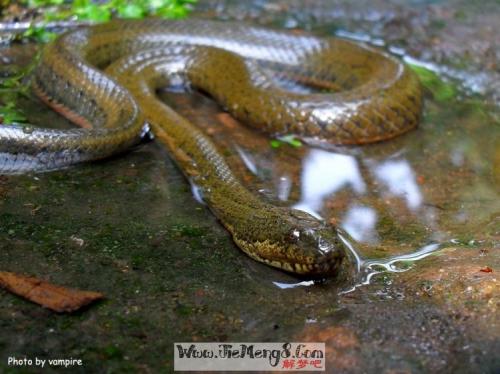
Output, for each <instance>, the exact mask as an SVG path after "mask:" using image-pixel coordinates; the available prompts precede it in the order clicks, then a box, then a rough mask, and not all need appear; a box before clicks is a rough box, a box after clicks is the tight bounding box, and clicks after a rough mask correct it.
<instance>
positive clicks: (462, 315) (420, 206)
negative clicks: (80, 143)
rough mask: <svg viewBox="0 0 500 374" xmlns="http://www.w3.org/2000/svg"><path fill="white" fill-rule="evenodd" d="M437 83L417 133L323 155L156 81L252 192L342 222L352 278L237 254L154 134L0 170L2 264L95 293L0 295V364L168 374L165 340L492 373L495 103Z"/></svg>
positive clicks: (400, 367)
mask: <svg viewBox="0 0 500 374" xmlns="http://www.w3.org/2000/svg"><path fill="white" fill-rule="evenodd" d="M323 32H324V33H331V31H328V30H324V31H323ZM387 48H389V46H387ZM19 53H21V55H22V52H19ZM30 53H31V52H30ZM434 83H435V82H434ZM445 84H446V85H449V86H446V87H448V88H447V90H448V91H447V92H449V91H450V90H451V91H452V92H453V94H447V95H440V92H441V91H442V87H443V86H442V83H439V84H438V86H437V87H438V88H436V84H434V85H433V84H430V85H428V88H427V89H426V101H425V102H426V104H425V111H424V118H423V121H422V123H421V126H420V127H419V128H418V129H417V130H415V131H413V132H411V133H409V134H406V135H404V136H402V137H399V138H397V139H394V140H392V141H390V142H385V143H380V144H375V145H370V146H363V147H336V148H332V149H328V150H325V149H317V148H312V147H308V146H306V145H302V146H300V147H294V146H292V145H289V144H287V143H285V142H282V143H274V146H272V144H271V142H270V140H269V138H267V137H265V136H263V135H262V134H259V133H257V132H255V131H252V130H249V129H247V128H246V127H244V126H243V125H242V124H240V123H238V122H236V121H235V120H234V119H232V118H231V117H230V116H229V115H228V114H227V113H225V112H224V111H223V110H222V109H221V108H220V107H219V106H218V105H217V104H216V103H214V102H213V101H212V100H211V99H210V98H208V97H206V96H204V95H202V94H200V93H190V94H184V93H179V92H177V91H176V90H172V89H170V90H169V89H166V90H165V91H163V92H161V93H159V94H160V97H161V98H162V99H163V100H164V102H165V103H167V104H169V105H172V106H174V107H176V108H177V110H179V111H180V112H181V113H183V114H184V115H185V116H186V117H187V118H189V119H190V120H192V121H193V122H195V123H197V124H198V125H199V126H200V127H202V128H204V130H205V131H206V133H207V134H209V136H210V137H212V139H213V140H214V141H215V142H216V143H217V145H218V147H219V149H220V150H221V152H222V153H223V154H224V155H225V156H226V159H227V160H228V162H229V163H230V165H231V167H232V168H233V169H234V170H235V172H236V173H237V175H238V176H239V177H240V179H241V180H242V181H243V182H244V183H245V185H246V186H247V187H248V188H249V189H251V190H252V191H253V192H254V193H255V194H258V195H260V196H262V198H263V199H267V200H269V201H273V202H275V203H276V204H284V205H289V206H295V207H297V208H300V209H303V210H306V211H308V212H310V213H312V214H315V215H317V216H320V217H322V218H323V219H325V220H327V221H328V222H330V223H331V224H332V225H337V226H340V227H342V228H343V229H344V230H345V231H346V232H348V233H349V234H350V238H349V239H346V240H348V241H349V244H350V246H351V248H352V253H351V256H352V257H353V258H354V259H355V261H356V266H358V267H359V272H358V275H357V277H356V278H355V279H353V280H352V281H350V282H347V283H342V284H336V283H334V282H331V281H327V282H325V283H322V284H313V283H311V282H307V281H302V280H299V279H296V278H295V277H293V276H291V275H288V274H285V273H282V272H280V271H277V270H274V269H271V268H269V267H266V266H264V265H261V264H258V263H255V262H254V261H252V260H250V259H248V258H247V257H245V256H244V255H243V254H242V253H241V252H240V251H239V250H238V249H237V248H236V247H235V246H234V244H233V243H232V241H231V239H230V238H229V236H228V235H227V233H226V232H225V231H224V229H222V228H221V226H220V225H219V224H218V223H217V222H216V220H215V219H214V218H213V217H212V216H211V214H210V213H209V212H208V210H207V209H206V207H204V206H203V205H202V204H200V203H198V202H197V201H196V200H195V199H194V197H193V195H192V190H191V187H190V186H189V185H188V184H187V183H186V181H185V180H184V178H183V177H182V175H181V174H180V172H179V171H178V170H177V169H176V167H175V165H173V164H172V162H171V161H170V159H169V158H168V155H167V154H166V153H165V151H164V150H163V149H162V148H161V146H160V145H159V144H156V143H155V142H149V143H145V144H142V145H140V146H138V147H136V148H135V149H133V150H131V151H130V152H127V153H126V154H123V155H119V156H117V157H115V158H113V159H111V160H105V161H102V162H99V163H93V164H87V165H81V166H77V167H73V168H70V169H67V170H63V171H58V172H52V173H44V174H32V175H25V176H16V177H12V176H9V177H7V176H4V177H2V178H1V179H0V197H1V200H0V222H1V225H0V250H1V253H2V255H1V256H0V270H6V271H15V272H20V273H26V274H30V275H35V276H38V277H41V278H44V279H47V280H50V281H53V282H55V283H59V284H63V285H67V286H71V287H79V288H85V289H92V290H97V291H101V292H103V293H105V294H106V297H107V299H106V301H104V302H102V303H100V304H97V305H95V306H93V307H91V308H89V309H88V310H85V311H83V312H81V313H78V314H77V315H76V316H75V315H73V316H65V315H54V314H52V313H50V312H48V311H46V310H44V309H41V308H39V307H37V306H34V305H32V304H30V303H28V302H25V301H23V300H20V299H18V298H16V297H14V296H12V295H10V294H7V293H6V292H4V291H0V292H1V293H0V296H1V297H0V316H1V318H0V320H1V321H2V322H1V323H0V332H1V334H0V356H1V360H2V361H1V362H0V368H2V369H9V368H8V366H7V359H6V358H7V357H9V356H17V357H24V356H28V357H32V358H34V357H35V356H38V357H44V358H65V357H78V358H82V359H83V361H84V366H83V367H82V368H79V369H80V371H82V372H89V371H101V372H103V371H105V370H108V369H109V370H114V371H120V372H122V371H124V370H128V371H138V370H139V371H144V372H148V371H152V372H157V371H164V372H169V371H171V369H172V365H173V362H172V350H171V347H172V343H173V342H175V341H284V340H290V341H301V340H303V341H325V342H326V344H327V359H328V363H327V365H328V367H329V368H336V369H337V371H338V372H352V373H357V372H375V371H382V372H388V373H389V372H415V373H419V372H421V373H426V372H436V371H440V372H464V373H465V372H495V370H497V369H498V368H499V367H500V366H499V362H498V357H497V355H496V352H498V349H499V348H500V347H499V336H500V332H499V328H500V327H499V318H498V303H499V289H498V281H497V278H498V276H497V273H498V269H500V256H499V255H498V251H499V250H500V231H499V230H500V205H499V204H500V199H499V194H500V188H499V186H500V151H499V150H500V130H499V123H498V118H499V112H498V108H497V107H494V106H492V105H491V104H488V103H487V101H488V100H484V98H483V97H482V96H478V95H470V94H468V93H466V92H465V91H464V90H462V89H461V88H460V87H461V82H460V81H456V82H445ZM439 87H441V91H440V88H439ZM450 87H452V88H450ZM21 105H22V106H23V107H24V109H25V111H26V113H27V114H28V117H29V119H30V120H31V121H32V122H36V123H49V124H50V125H51V126H56V127H64V126H69V124H68V123H66V122H65V121H64V120H62V119H61V118H59V117H58V116H57V115H54V114H53V113H51V112H49V111H47V110H46V109H45V108H44V107H43V106H42V105H41V104H40V103H39V102H38V101H37V100H36V99H34V98H28V99H25V100H22V102H21ZM277 144H279V146H277V147H276V145H277ZM77 369H78V368H77ZM28 370H29V369H28Z"/></svg>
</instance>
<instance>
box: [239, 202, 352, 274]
mask: <svg viewBox="0 0 500 374" xmlns="http://www.w3.org/2000/svg"><path fill="white" fill-rule="evenodd" d="M250 226H252V227H253V228H254V229H253V230H252V235H251V236H248V237H247V238H245V237H241V236H239V235H238V234H237V233H236V232H234V231H233V238H234V240H235V242H236V243H237V244H238V246H239V247H240V248H241V249H242V250H243V251H244V252H245V253H247V254H248V255H249V256H250V257H252V258H253V259H255V260H257V261H260V262H264V263H266V264H268V265H271V266H274V267H276V268H279V269H282V270H285V271H288V272H291V273H295V274H298V275H300V276H303V277H307V278H311V279H317V278H330V277H335V276H337V275H338V273H340V272H341V270H343V264H344V262H345V261H344V259H345V257H346V253H347V249H346V247H345V244H344V243H343V242H342V240H341V239H340V237H339V231H338V230H337V229H336V228H335V227H332V226H329V225H327V224H325V223H324V222H323V221H321V220H319V219H317V218H315V217H313V216H312V215H310V214H308V213H306V212H302V211H299V210H296V209H290V208H276V207H273V209H272V213H271V214H270V215H267V216H266V219H265V220H262V221H261V222H259V220H253V221H252V225H250V224H248V225H246V226H245V227H247V228H248V227H250Z"/></svg>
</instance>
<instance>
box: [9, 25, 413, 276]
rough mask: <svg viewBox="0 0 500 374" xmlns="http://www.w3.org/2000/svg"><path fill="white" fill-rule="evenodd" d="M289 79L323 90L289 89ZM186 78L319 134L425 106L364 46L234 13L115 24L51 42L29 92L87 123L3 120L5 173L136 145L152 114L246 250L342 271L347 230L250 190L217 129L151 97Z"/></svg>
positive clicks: (247, 110)
mask: <svg viewBox="0 0 500 374" xmlns="http://www.w3.org/2000/svg"><path fill="white" fill-rule="evenodd" d="M277 77H278V79H277ZM281 78H285V79H291V80H296V81H298V82H306V85H308V86H312V87H313V88H315V89H316V91H315V93H298V92H289V91H287V90H285V89H284V88H283V87H280V82H279V80H280V79H281ZM179 80H180V81H182V82H183V83H184V84H186V85H190V86H192V87H195V88H197V89H201V90H203V91H206V92H208V93H209V94H210V95H211V96H213V97H214V98H215V99H216V100H217V101H218V102H219V103H220V104H221V105H222V106H223V107H224V108H226V109H227V110H228V111H229V112H230V113H231V114H232V115H233V116H235V117H236V118H238V119H240V120H242V121H244V122H245V123H247V124H250V125H252V126H255V127H258V128H259V129H261V130H263V131H266V132H268V133H271V134H274V135H280V134H281V135H283V134H290V133H292V134H296V135H298V136H299V137H301V138H302V139H304V140H306V141H310V142H313V143H314V142H324V141H326V142H331V143H335V144H360V143H368V142H374V141H380V140H384V139H388V138H391V137H394V136H396V135H399V134H401V133H403V132H405V131H408V130H409V129H412V128H414V127H415V126H416V125H417V123H418V119H419V115H420V109H421V108H420V107H421V94H420V88H419V84H418V80H417V78H416V77H415V75H414V74H413V73H412V72H411V71H409V69H408V68H407V67H406V66H405V65H404V64H402V63H401V62H399V61H398V60H396V59H394V58H393V57H391V56H389V55H387V54H384V53H382V52H379V51H376V50H374V49H372V48H369V47H366V46H361V45H357V44H354V43H351V42H348V41H344V40H340V39H336V38H324V39H323V38H317V37H314V36H303V35H291V34H289V33H284V32H279V31H271V30H266V29H262V28H258V27H251V26H245V25H241V24H234V23H218V22H209V21H201V20H190V21H164V20H158V19H149V20H143V21H114V22H110V23H108V24H102V25H97V26H93V27H89V28H86V29H79V30H75V31H71V32H68V33H66V34H64V35H62V36H61V37H59V38H58V39H57V40H56V41H54V42H53V43H51V44H49V45H48V46H46V48H45V49H44V51H43V54H42V56H41V59H40V62H39V64H38V65H37V68H36V69H35V72H34V75H33V78H32V85H33V89H34V91H35V93H36V94H37V95H38V96H39V97H40V98H41V99H42V100H43V101H45V102H46V103H47V104H48V105H50V106H51V107H52V108H53V109H55V110H57V111H59V112H60V113H62V114H63V115H65V116H66V117H67V118H69V119H70V120H72V121H73V122H75V123H76V124H78V125H80V128H75V129H71V130H54V129H47V128H39V127H28V128H26V127H23V126H17V125H2V126H0V172H3V173H20V172H26V171H31V170H51V169H57V168H61V167H65V166H67V165H71V164H74V163H77V162H82V161H89V160H96V159H101V158H104V157H107V156H109V155H112V154H114V153H117V152H120V151H122V150H124V149H126V148H128V147H129V146H131V145H132V144H134V143H136V142H138V141H139V140H140V138H141V136H143V135H144V132H145V131H146V127H145V123H147V124H149V126H151V128H152V131H153V133H154V134H155V136H156V137H157V138H158V139H159V140H160V141H162V142H163V143H164V144H165V145H166V147H167V148H168V150H169V152H170V154H171V155H172V157H173V158H174V159H175V161H176V162H177V164H178V165H179V166H180V168H181V169H182V171H183V173H184V174H185V175H186V176H187V178H188V179H189V180H190V181H191V182H192V183H194V184H195V185H196V186H197V187H198V188H199V190H200V191H201V193H202V196H203V199H204V201H205V202H206V203H207V205H208V206H209V207H210V209H211V210H212V211H213V212H214V214H215V215H216V216H217V217H218V218H219V220H220V221H221V222H222V224H223V225H224V226H225V227H226V228H227V229H228V230H229V231H230V232H231V234H232V236H233V238H234V240H235V242H236V243H237V244H238V246H239V247H240V248H241V249H242V250H243V251H244V252H246V253H247V254H248V255H249V256H251V257H252V258H254V259H256V260H259V261H262V262H265V263H267V264H269V265H272V266H275V267H278V268H281V269H284V270H286V271H290V272H295V273H298V274H304V275H306V276H310V277H318V276H319V277H324V276H329V275H335V274H336V273H337V272H338V271H339V269H340V268H341V264H342V263H343V262H344V261H343V260H344V258H345V248H344V244H343V242H342V240H341V238H340V237H339V232H338V231H337V230H336V229H335V228H333V227H329V226H327V225H326V224H325V223H324V222H322V221H321V220H318V219H316V218H315V217H313V216H311V215H309V214H307V213H305V212H301V211H298V210H294V209H291V208H284V207H276V206H273V205H271V204H268V203H266V202H264V201H262V200H260V199H258V198H257V197H255V196H254V195H253V194H251V193H250V192H249V191H247V190H246V189H245V188H244V187H243V186H242V185H241V184H240V183H239V181H237V180H236V178H235V177H234V175H233V173H232V172H231V170H230V169H229V168H228V166H227V165H226V162H225V161H224V159H223V158H222V156H221V155H220V154H219V153H218V152H217V149H216V147H215V146H214V145H213V144H212V142H211V141H210V139H208V138H207V136H206V135H204V134H203V133H202V132H201V131H200V130H198V129H197V128H196V127H194V126H193V125H192V124H191V123H190V122H188V121H187V120H186V119H184V118H183V117H182V116H180V115H179V114H177V113H176V112H174V111H173V110H172V109H170V108H169V107H167V106H166V105H164V104H162V103H161V102H159V101H158V99H156V96H155V90H156V89H158V88H160V87H164V86H166V85H168V84H172V83H178V82H179Z"/></svg>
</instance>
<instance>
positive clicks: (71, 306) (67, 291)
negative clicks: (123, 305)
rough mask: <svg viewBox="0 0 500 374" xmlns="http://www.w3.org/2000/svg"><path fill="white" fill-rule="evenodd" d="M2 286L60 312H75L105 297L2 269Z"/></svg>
mask: <svg viewBox="0 0 500 374" xmlns="http://www.w3.org/2000/svg"><path fill="white" fill-rule="evenodd" d="M0 287H3V288H5V289H6V290H7V291H10V292H12V293H13V294H16V295H18V296H21V297H23V298H25V299H27V300H30V301H32V302H34V303H37V304H39V305H41V306H43V307H45V308H48V309H51V310H53V311H55V312H59V313H63V312H74V311H76V310H78V309H80V308H81V307H83V306H85V305H88V304H90V303H92V302H93V301H96V300H99V299H102V298H103V297H104V295H103V294H102V293H99V292H93V291H81V290H76V289H71V288H66V287H61V286H56V285H54V284H52V283H49V282H45V281H43V280H40V279H38V278H34V277H26V276H24V275H19V274H16V273H11V272H6V271H0Z"/></svg>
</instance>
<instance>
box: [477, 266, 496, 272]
mask: <svg viewBox="0 0 500 374" xmlns="http://www.w3.org/2000/svg"><path fill="white" fill-rule="evenodd" d="M479 271H482V272H483V273H493V269H492V268H490V267H489V266H486V267H485V268H482V269H480V270H479Z"/></svg>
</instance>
